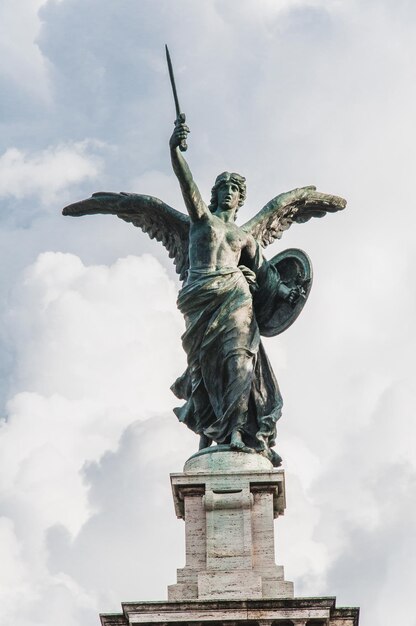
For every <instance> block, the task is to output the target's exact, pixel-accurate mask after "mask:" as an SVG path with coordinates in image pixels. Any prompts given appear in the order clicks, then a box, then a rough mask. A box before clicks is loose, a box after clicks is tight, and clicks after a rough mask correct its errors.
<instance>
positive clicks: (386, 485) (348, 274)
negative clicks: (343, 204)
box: [0, 0, 416, 626]
mask: <svg viewBox="0 0 416 626" xmlns="http://www.w3.org/2000/svg"><path fill="white" fill-rule="evenodd" d="M0 30H1V32H0V92H1V103H0V203H1V211H0V220H1V231H0V255H1V267H2V271H1V274H0V302H1V311H0V351H1V362H0V373H1V376H0V411H1V413H0V415H1V416H2V419H1V421H0V606H1V611H0V624H1V626H10V624H12V623H13V624H16V625H19V626H20V624H21V625H22V626H23V624H24V625H25V626H55V625H56V624H57V623H59V624H60V626H94V625H95V626H97V624H98V612H100V611H101V612H106V611H111V612H116V611H119V607H120V602H121V601H129V600H130V601H131V600H148V599H164V598H166V585H167V584H170V583H173V582H175V569H176V568H177V567H182V566H183V564H184V547H183V532H184V526H183V522H182V521H178V520H176V518H175V515H174V509H173V503H172V500H171V495H170V485H169V472H177V471H181V469H182V467H183V463H184V462H185V460H186V459H187V458H188V457H189V456H190V455H191V454H192V453H193V452H194V451H195V450H196V446H197V438H196V436H194V435H193V433H191V432H190V431H188V430H187V429H186V428H185V427H184V426H182V425H179V424H178V423H177V420H176V417H175V416H174V414H173V412H172V408H173V407H174V406H175V404H176V402H175V398H174V397H173V395H172V394H171V392H170V391H169V386H170V385H171V383H172V382H173V381H174V380H175V378H176V376H178V375H179V374H180V373H181V372H182V371H183V368H184V365H185V357H184V354H183V353H182V349H181V345H180V335H181V333H182V332H183V320H182V318H181V316H180V314H179V313H178V312H177V310H176V307H175V300H176V293H177V289H178V286H179V283H178V281H177V279H176V276H175V274H174V271H173V267H172V265H171V261H170V260H169V259H168V256H167V254H166V252H165V250H164V249H163V248H162V247H161V246H160V245H159V244H156V243H154V242H152V241H150V240H148V239H147V237H146V236H145V235H144V234H143V233H142V232H141V231H140V230H139V229H136V228H134V227H133V226H132V225H130V224H126V223H124V222H122V221H121V220H118V219H117V218H115V217H113V216H93V217H90V218H87V217H86V218H80V219H70V218H64V217H63V216H62V215H61V209H62V207H63V206H65V205H66V204H68V203H70V202H74V201H76V200H80V199H82V198H85V197H88V196H89V195H90V194H91V193H92V192H94V191H100V190H108V191H121V190H123V191H133V192H138V193H147V194H151V195H155V196H157V197H160V198H162V199H163V200H165V201H166V202H168V203H169V204H170V205H172V206H175V207H176V208H178V209H179V210H184V207H183V203H182V200H181V196H180V193H179V189H178V184H177V181H176V180H175V178H174V176H173V174H172V172H171V167H170V162H169V151H168V139H169V136H170V133H171V130H172V127H173V120H174V117H175V113H174V105H173V100H172V94H171V92H170V85H169V80H168V76H167V70H166V64H165V57H164V44H165V43H168V45H169V46H170V50H171V54H172V58H173V63H174V67H175V72H176V76H177V84H178V90H179V96H180V101H181V104H182V108H183V110H184V111H185V113H186V114H187V119H188V122H189V126H190V128H191V131H192V132H191V135H190V136H189V142H188V143H189V149H188V152H187V155H186V156H187V158H188V160H189V163H190V166H191V168H192V171H193V173H194V177H195V179H196V180H197V182H198V184H199V186H200V188H201V191H202V193H203V195H204V196H205V198H206V199H207V200H208V199H209V190H210V187H211V185H212V183H213V180H214V179H215V176H216V175H217V174H218V173H219V172H222V171H223V170H226V169H227V170H231V171H237V172H240V173H241V174H243V175H245V176H246V178H247V183H248V193H247V201H246V205H245V206H244V207H243V209H241V211H240V213H239V218H240V220H242V221H245V219H247V218H248V217H249V216H252V215H253V214H254V213H255V212H257V211H258V210H259V209H260V208H261V207H262V206H263V205H264V204H265V203H266V202H267V201H268V200H270V198H272V197H273V196H275V195H277V194H278V193H280V192H282V191H287V190H289V189H291V188H293V187H298V186H303V185H309V184H315V185H317V187H318V189H319V190H321V191H325V192H329V193H334V194H337V195H341V196H343V197H345V198H346V199H347V200H348V206H347V208H346V210H345V211H344V212H342V213H340V214H336V215H330V216H328V217H326V218H325V219H322V220H314V221H313V222H308V223H307V224H304V225H295V226H294V227H292V228H291V229H290V231H288V232H287V233H285V235H284V238H283V240H281V241H280V242H278V243H276V244H274V245H273V246H271V247H270V248H269V249H268V250H267V255H268V256H269V258H270V257H271V256H273V255H274V254H276V253H277V252H278V251H279V250H281V249H283V248H285V247H300V248H303V249H304V250H305V251H306V252H308V253H309V255H310V256H311V258H312V262H313V265H314V272H315V282H314V286H313V289H312V293H311V296H310V299H309V301H308V303H307V305H306V307H305V309H304V311H303V313H302V315H301V317H300V318H299V319H298V321H297V322H296V324H294V325H293V326H292V327H291V328H290V329H289V330H288V331H287V332H286V333H285V334H283V335H281V336H279V337H276V338H273V339H269V340H266V341H265V344H266V349H267V352H268V354H269V356H270V359H271V361H272V364H273V367H274V370H275V373H276V376H277V378H278V380H279V384H280V387H281V391H282V394H283V397H284V402H285V406H284V413H283V417H282V420H281V422H279V428H278V446H277V450H278V452H279V453H280V454H281V455H282V457H283V459H284V468H285V471H286V486H287V511H286V514H285V516H284V517H283V518H281V519H279V520H278V523H277V538H278V540H277V562H278V563H279V564H283V565H284V566H285V572H286V578H287V579H288V580H293V581H294V583H295V593H296V595H306V596H320V595H331V596H333V595H336V596H337V602H338V605H341V606H343V605H352V606H361V622H360V624H361V626H391V625H392V624H393V623H396V624H399V623H402V624H406V626H414V625H415V624H416V618H415V614H414V606H413V604H414V602H413V596H414V587H415V584H416V539H415V525H416V498H415V486H416V450H415V448H416V443H415V442H416V424H415V414H416V398H415V385H414V374H413V370H414V358H415V352H416V345H415V331H414V320H415V318H416V296H415V264H416V254H415V246H414V239H415V235H414V229H415V226H416V201H415V185H414V178H415V173H414V172H415V167H416V156H415V145H416V124H415V108H416V106H415V105H416V76H415V74H416V5H413V4H412V3H410V2H408V1H407V0H394V1H393V0H364V1H363V0H361V1H358V0H357V1H354V0H338V1H337V0H306V1H302V0H200V1H197V0H19V1H16V0H2V2H1V4H0Z"/></svg>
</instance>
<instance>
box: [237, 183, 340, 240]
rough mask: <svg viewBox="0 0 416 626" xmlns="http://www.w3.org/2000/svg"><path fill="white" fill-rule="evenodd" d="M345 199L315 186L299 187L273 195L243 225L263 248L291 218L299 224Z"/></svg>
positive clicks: (283, 228) (330, 208)
mask: <svg viewBox="0 0 416 626" xmlns="http://www.w3.org/2000/svg"><path fill="white" fill-rule="evenodd" d="M346 204H347V203H346V200H344V198H340V197H339V196H332V195H329V194H326V193H320V192H319V191H316V188H315V187H300V188H299V189H293V191H288V192H287V193H282V194H280V195H279V196H276V197H275V198H273V199H272V200H270V202H268V203H267V204H266V206H264V207H263V208H262V209H261V211H259V212H258V213H257V215H255V216H254V217H253V218H252V219H251V220H249V221H248V222H246V223H245V224H244V225H243V226H242V229H243V230H245V231H246V232H248V233H250V234H251V235H252V236H253V237H254V239H256V240H257V241H259V243H261V245H262V246H263V247H264V248H265V247H266V246H268V245H269V244H270V243H272V242H273V241H274V240H275V239H280V237H281V236H282V233H283V231H285V230H287V229H288V228H289V226H290V225H291V224H293V222H298V223H300V224H302V223H303V222H307V221H308V220H310V219H311V217H323V216H324V215H326V214H327V213H335V212H336V211H340V210H341V209H344V208H345V206H346Z"/></svg>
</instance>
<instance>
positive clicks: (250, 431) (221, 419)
mask: <svg viewBox="0 0 416 626" xmlns="http://www.w3.org/2000/svg"><path fill="white" fill-rule="evenodd" d="M188 133H189V128H188V127H187V126H186V124H185V123H184V121H183V119H181V118H180V119H178V120H177V121H176V123H175V129H174V131H173V134H172V136H171V138H170V154H171V160H172V166H173V170H174V172H175V174H176V176H177V178H178V180H179V184H180V187H181V191H182V196H183V199H184V203H185V206H186V209H187V212H188V215H185V214H183V213H181V212H179V211H176V210H175V209H173V208H172V207H170V206H168V205H167V204H165V203H164V202H162V201H161V200H159V199H157V198H154V197H152V196H145V195H139V194H133V193H106V192H99V193H94V194H93V195H92V197H91V198H89V199H88V200H83V201H81V202H76V203H75V204H71V205H70V206H67V207H66V208H65V209H64V210H63V213H64V215H73V216H79V215H90V214H94V213H111V214H112V215H117V216H118V217H120V218H121V219H123V220H125V221H126V222H131V223H133V224H134V225H135V226H139V227H140V228H141V229H142V230H143V231H144V232H145V233H148V235H149V236H150V237H151V238H152V239H153V238H155V239H157V241H160V242H161V243H162V244H163V245H164V246H165V248H166V249H167V250H168V252H169V256H170V257H171V258H173V260H174V263H175V265H176V271H177V273H178V274H179V276H180V280H181V281H182V288H181V289H180V291H179V296H178V301H177V305H178V308H179V310H180V311H181V312H182V314H183V315H184V318H185V325H186V330H185V332H184V334H183V336H182V345H183V348H184V350H185V352H186V355H187V368H186V371H185V372H184V374H183V375H182V376H180V378H178V379H177V380H176V382H175V383H174V384H173V385H172V390H173V392H174V394H175V395H176V396H177V397H178V398H180V399H183V400H184V401H185V403H184V404H183V406H181V407H179V408H176V409H174V411H175V413H176V415H177V417H178V418H179V420H180V421H181V422H183V423H184V424H186V425H187V426H188V427H189V428H190V429H191V430H193V431H194V432H195V433H197V434H198V435H199V437H200V443H199V449H200V450H203V449H205V448H207V447H209V446H210V445H211V444H212V442H216V443H217V444H223V445H222V448H221V449H223V448H224V447H225V446H228V447H229V448H231V449H233V450H237V451H242V452H251V453H253V452H257V453H260V454H262V455H264V456H266V457H267V458H268V459H270V461H271V462H272V464H273V465H274V466H275V467H278V466H279V465H280V463H281V458H280V456H279V455H278V454H277V453H276V452H275V451H274V450H273V449H272V448H273V446H274V445H275V438H276V422H277V420H278V419H279V418H280V416H281V411H282V397H281V395H280V391H279V387H278V385H277V381H276V378H275V376H274V374H273V371H272V368H271V365H270V362H269V360H268V358H267V355H266V353H265V350H264V348H263V345H262V342H261V339H260V337H261V335H264V336H267V337H270V336H274V335H277V334H279V333H281V332H282V331H283V330H285V329H286V328H287V327H288V326H289V325H290V324H291V323H292V322H293V321H294V320H295V319H296V317H297V315H298V314H299V312H300V310H301V309H302V307H303V305H304V302H305V300H306V298H307V296H308V294H309V290H310V287H311V279H312V271H311V266H310V261H309V259H308V257H307V255H306V254H305V253H304V252H302V251H301V250H297V249H291V250H285V251H284V252H282V253H280V254H278V255H277V256H275V257H274V258H273V259H271V260H270V261H267V260H266V259H265V258H264V256H263V252H262V248H263V247H266V246H267V245H268V244H270V243H272V242H273V241H274V240H275V239H278V238H280V237H281V235H282V233H283V231H284V230H286V229H287V228H289V226H290V225H291V224H292V223H293V222H298V223H303V222H306V221H307V220H309V219H310V218H311V217H322V216H323V215H325V214H326V213H327V212H335V211H338V210H340V209H343V208H344V207H345V205H346V202H345V200H343V199H342V198H339V197H337V196H333V195H328V194H323V193H319V192H317V191H316V189H315V187H302V188H299V189H294V190H293V191H289V192H287V193H282V194H280V195H278V196H276V197H275V198H273V199H272V200H270V202H268V203H267V204H266V206H265V207H263V209H262V210H261V211H260V212H259V213H258V214H257V215H256V216H255V217H253V218H252V219H251V220H249V221H248V222H247V223H246V224H244V225H243V226H237V224H236V223H235V219H236V215H237V211H238V209H239V207H240V206H241V205H242V204H243V202H244V200H245V197H246V183H245V178H244V177H243V176H241V175H240V174H236V173H231V172H223V173H222V174H220V175H219V176H218V177H217V179H216V181H215V184H214V187H213V188H212V194H211V201H210V204H209V205H208V206H207V205H206V204H205V202H204V200H203V199H202V197H201V194H200V192H199V189H198V187H197V185H196V183H195V182H194V180H193V177H192V174H191V171H190V169H189V166H188V164H187V162H186V160H185V158H184V156H183V154H182V153H181V150H180V148H182V150H183V147H184V145H186V143H185V142H186V138H187V135H188ZM224 444H225V446H224Z"/></svg>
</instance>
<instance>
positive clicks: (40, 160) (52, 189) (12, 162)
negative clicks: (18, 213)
mask: <svg viewBox="0 0 416 626" xmlns="http://www.w3.org/2000/svg"><path fill="white" fill-rule="evenodd" d="M97 147H99V144H97V142H92V141H89V140H85V141H81V142H74V143H69V144H61V145H58V146H51V147H48V148H46V149H45V150H42V151H41V152H35V153H28V152H27V151H23V150H19V149H17V148H9V149H8V150H6V152H5V153H4V154H2V155H1V156H0V196H3V197H4V196H6V197H7V196H13V197H14V198H16V199H18V200H20V199H22V198H27V197H30V196H38V197H39V199H40V200H41V202H42V203H44V204H53V203H55V204H58V205H59V198H60V196H59V194H60V193H61V192H62V191H63V190H65V189H66V188H67V187H69V186H71V185H75V184H76V183H79V182H82V181H84V180H85V179H94V178H96V177H97V176H98V174H99V172H100V169H101V162H100V159H99V158H98V157H97V156H96V154H94V152H92V153H91V148H93V149H94V148H95V149H96V148H97Z"/></svg>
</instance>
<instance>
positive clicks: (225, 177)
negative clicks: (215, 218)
mask: <svg viewBox="0 0 416 626" xmlns="http://www.w3.org/2000/svg"><path fill="white" fill-rule="evenodd" d="M228 182H231V183H234V184H235V185H237V187H238V189H239V191H240V199H239V200H238V206H239V207H240V206H243V204H244V200H245V199H246V195H247V189H246V179H245V178H244V176H241V175H240V174H236V172H222V174H219V175H218V176H217V178H216V179H215V184H214V186H213V188H212V189H211V202H210V203H209V207H208V208H209V210H210V211H212V212H213V213H214V212H215V211H216V209H217V208H218V188H219V187H220V186H221V185H222V184H223V183H228Z"/></svg>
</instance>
